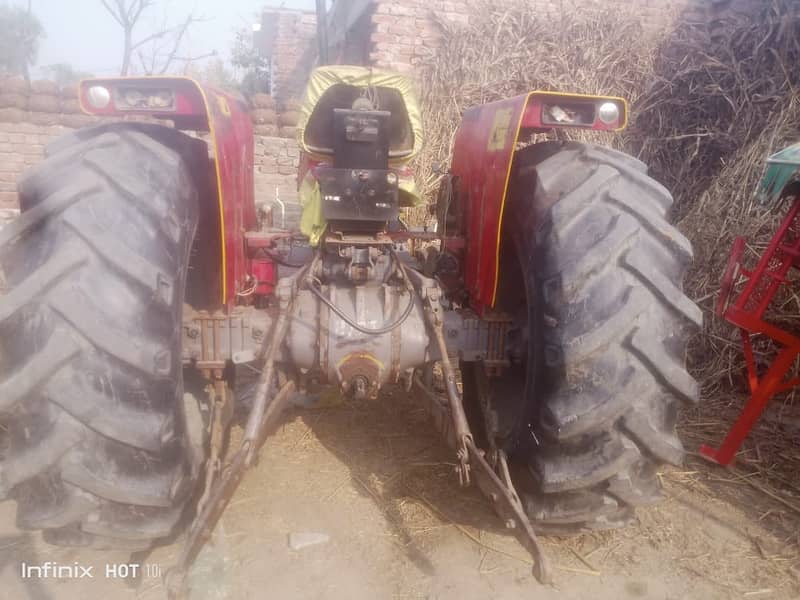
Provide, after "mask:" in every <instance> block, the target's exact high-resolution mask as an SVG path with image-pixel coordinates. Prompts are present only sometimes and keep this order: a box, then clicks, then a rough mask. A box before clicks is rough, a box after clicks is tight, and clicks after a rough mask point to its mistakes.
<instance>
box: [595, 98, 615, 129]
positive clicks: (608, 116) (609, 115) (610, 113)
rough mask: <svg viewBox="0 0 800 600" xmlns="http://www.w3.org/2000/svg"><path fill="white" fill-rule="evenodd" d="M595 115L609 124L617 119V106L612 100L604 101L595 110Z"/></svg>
mask: <svg viewBox="0 0 800 600" xmlns="http://www.w3.org/2000/svg"><path fill="white" fill-rule="evenodd" d="M597 116H598V117H599V118H600V120H601V121H602V122H603V123H605V124H606V125H611V124H612V123H616V122H617V121H618V120H619V106H617V105H616V104H615V103H614V102H604V103H603V104H601V105H600V108H599V110H598V111H597Z"/></svg>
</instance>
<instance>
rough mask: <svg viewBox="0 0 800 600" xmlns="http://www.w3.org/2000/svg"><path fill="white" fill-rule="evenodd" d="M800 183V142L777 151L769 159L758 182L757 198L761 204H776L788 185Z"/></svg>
mask: <svg viewBox="0 0 800 600" xmlns="http://www.w3.org/2000/svg"><path fill="white" fill-rule="evenodd" d="M793 183H798V184H800V143H797V144H793V145H791V146H789V147H788V148H784V149H783V150H781V151H780V152H776V153H775V154H773V155H772V156H770V157H769V158H768V159H767V168H766V170H765V171H764V176H763V177H762V178H761V182H760V183H759V184H758V189H757V190H756V198H757V199H758V201H759V202H760V203H761V204H767V205H771V206H772V205H775V204H776V203H777V202H778V201H779V200H780V199H781V198H783V197H784V195H785V194H784V190H785V189H786V186H788V185H790V184H793Z"/></svg>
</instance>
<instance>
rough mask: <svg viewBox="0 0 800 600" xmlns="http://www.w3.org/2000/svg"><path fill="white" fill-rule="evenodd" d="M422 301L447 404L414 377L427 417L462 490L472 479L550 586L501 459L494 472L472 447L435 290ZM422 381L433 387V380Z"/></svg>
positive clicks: (497, 455) (497, 456) (499, 456)
mask: <svg viewBox="0 0 800 600" xmlns="http://www.w3.org/2000/svg"><path fill="white" fill-rule="evenodd" d="M424 296H425V300H426V303H425V316H426V319H427V321H428V325H429V327H430V328H431V330H432V331H433V334H434V338H435V340H436V344H437V346H438V349H439V353H440V355H441V365H442V375H443V378H444V387H445V393H446V398H442V396H441V395H440V394H438V393H436V392H435V391H434V390H433V389H432V387H429V385H425V383H424V382H423V380H422V379H421V378H420V377H418V376H417V377H415V378H414V382H415V384H416V385H417V387H418V388H419V389H420V390H421V391H422V393H423V394H424V396H425V397H426V399H427V400H428V408H429V411H430V413H431V415H432V416H433V418H434V422H435V423H436V424H437V426H438V427H439V429H440V432H441V433H442V434H443V436H444V438H445V440H446V441H447V442H448V443H449V444H450V445H451V446H454V447H455V450H456V457H457V458H458V466H457V467H456V472H457V473H458V480H459V483H460V484H461V485H462V486H465V485H469V483H470V479H471V476H470V474H471V473H472V472H474V473H475V479H476V481H477V484H478V487H479V488H480V490H481V492H483V494H484V495H485V496H486V497H487V498H488V499H489V500H491V501H492V506H494V509H495V512H497V514H498V515H499V516H500V517H501V518H502V519H503V522H504V523H505V525H506V527H507V528H508V529H511V530H512V531H513V532H514V535H515V537H516V538H517V540H518V541H519V543H520V544H522V546H523V547H524V548H525V549H526V550H527V551H528V552H529V553H530V555H531V557H532V558H533V568H532V573H533V576H534V577H535V578H536V580H537V581H539V583H542V584H550V583H552V581H553V577H552V572H551V569H550V563H549V561H548V560H547V557H546V556H545V554H544V551H543V550H542V546H541V544H540V543H539V539H538V538H537V537H536V533H535V532H534V531H533V526H532V525H531V522H530V519H529V518H528V515H527V514H526V513H525V508H524V507H523V505H522V501H521V500H520V498H519V495H518V494H517V491H516V489H515V488H514V484H513V483H512V481H511V476H510V474H509V471H508V464H507V463H506V457H505V453H504V452H503V451H502V450H493V452H492V458H493V460H492V462H493V463H494V468H493V467H492V465H490V464H489V462H488V461H487V460H486V458H485V456H484V454H485V453H484V451H483V450H480V449H479V448H478V447H477V446H476V445H475V440H474V437H473V435H472V431H471V429H470V426H469V421H468V420H467V415H466V413H465V412H464V404H463V402H462V395H461V394H460V393H459V391H458V386H457V384H456V374H455V369H454V368H453V365H452V363H451V362H450V357H449V355H448V352H447V345H446V342H445V338H444V322H443V319H442V307H441V305H440V303H439V290H438V289H429V290H426V293H425V294H424ZM425 379H426V380H429V381H432V377H426V378H425ZM498 472H499V475H498ZM501 477H502V479H501Z"/></svg>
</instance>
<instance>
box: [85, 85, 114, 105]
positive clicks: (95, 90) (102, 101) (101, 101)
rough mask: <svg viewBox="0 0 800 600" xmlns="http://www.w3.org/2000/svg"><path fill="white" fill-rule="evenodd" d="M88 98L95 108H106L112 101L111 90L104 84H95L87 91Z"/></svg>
mask: <svg viewBox="0 0 800 600" xmlns="http://www.w3.org/2000/svg"><path fill="white" fill-rule="evenodd" d="M86 99H87V100H88V101H89V104H91V105H92V106H93V107H94V108H105V107H106V106H108V105H109V103H110V102H111V92H109V91H108V88H104V87H103V86H102V85H93V86H92V87H90V88H89V90H88V92H87V93H86Z"/></svg>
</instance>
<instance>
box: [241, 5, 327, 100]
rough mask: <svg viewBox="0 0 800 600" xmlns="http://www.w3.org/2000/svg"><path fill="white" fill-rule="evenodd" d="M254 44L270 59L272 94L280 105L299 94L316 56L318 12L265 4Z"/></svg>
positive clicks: (297, 96)
mask: <svg viewBox="0 0 800 600" xmlns="http://www.w3.org/2000/svg"><path fill="white" fill-rule="evenodd" d="M261 33H262V35H260V36H258V35H257V36H256V41H255V43H256V45H257V47H258V49H259V51H260V52H261V54H262V55H263V56H266V57H268V58H271V59H272V82H273V89H272V90H271V92H272V96H273V97H274V98H275V100H276V101H277V103H278V107H279V108H282V107H283V106H284V105H285V104H286V103H287V102H289V101H291V100H294V99H297V98H299V97H300V96H301V95H302V93H303V89H304V87H305V83H306V79H307V78H308V74H309V72H310V71H311V69H312V67H313V65H314V61H315V60H316V58H317V46H316V35H317V16H316V14H315V13H313V12H309V11H301V10H291V9H285V8H275V9H273V8H268V9H265V11H264V12H263V13H262V16H261Z"/></svg>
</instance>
